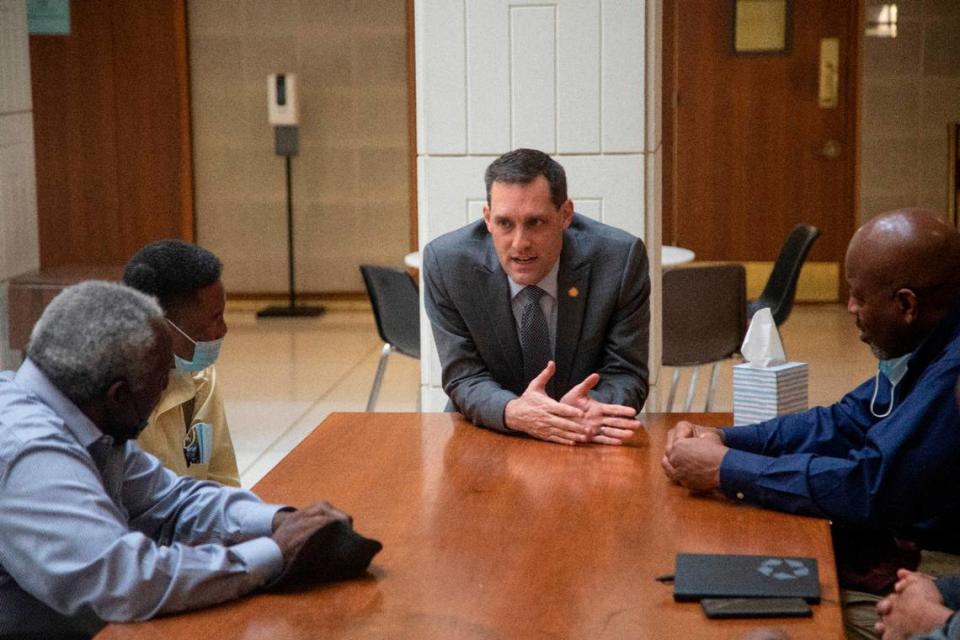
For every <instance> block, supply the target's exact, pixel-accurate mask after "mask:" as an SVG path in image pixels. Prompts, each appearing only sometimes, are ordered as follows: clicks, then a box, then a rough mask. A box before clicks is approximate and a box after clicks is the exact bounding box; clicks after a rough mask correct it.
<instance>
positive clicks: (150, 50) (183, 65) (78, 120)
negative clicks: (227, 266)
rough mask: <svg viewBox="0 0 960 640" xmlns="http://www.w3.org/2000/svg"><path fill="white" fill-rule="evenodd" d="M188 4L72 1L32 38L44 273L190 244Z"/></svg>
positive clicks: (115, 261)
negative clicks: (163, 242)
mask: <svg viewBox="0 0 960 640" xmlns="http://www.w3.org/2000/svg"><path fill="white" fill-rule="evenodd" d="M184 2H185V0H151V1H150V2H131V1H125V0H98V1H96V2H92V1H90V2H73V3H71V5H70V11H71V31H70V34H69V35H67V36H54V35H32V36H30V60H31V82H32V88H33V100H34V134H35V139H36V159H37V202H38V219H39V235H40V266H41V268H47V267H55V266H59V265H70V264H81V265H83V264H86V265H95V264H122V263H124V262H126V260H127V259H128V258H129V257H130V255H131V254H133V252H135V251H136V250H137V249H138V248H140V247H141V246H143V245H144V244H146V243H147V242H150V241H151V240H155V239H158V238H163V237H179V238H183V239H186V240H192V239H193V237H194V232H193V229H194V222H193V195H192V194H193V188H192V167H191V152H190V118H189V76H188V68H187V45H186V17H185V7H184Z"/></svg>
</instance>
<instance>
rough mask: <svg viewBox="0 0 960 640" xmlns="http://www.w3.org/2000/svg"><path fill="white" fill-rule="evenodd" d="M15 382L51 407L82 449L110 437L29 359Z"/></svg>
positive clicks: (24, 362)
mask: <svg viewBox="0 0 960 640" xmlns="http://www.w3.org/2000/svg"><path fill="white" fill-rule="evenodd" d="M14 380H16V382H17V384H18V385H20V386H21V387H23V388H24V389H26V390H28V391H30V392H32V393H33V394H34V395H36V396H37V397H38V398H40V400H41V401H42V402H43V403H44V404H45V405H47V406H48V407H50V409H52V410H53V412H54V413H56V414H57V416H59V418H60V419H61V420H63V423H64V425H66V427H67V429H68V430H69V431H70V433H72V434H73V437H74V438H76V439H77V442H79V443H80V445H81V446H82V447H84V448H87V447H89V446H90V445H91V444H93V443H94V442H96V441H98V440H100V439H102V438H104V437H108V436H105V435H104V433H103V432H102V431H100V429H98V428H97V425H95V424H93V422H92V421H91V420H90V418H88V417H87V416H85V415H84V414H83V412H82V411H80V409H79V408H78V407H77V405H75V404H73V402H71V401H70V399H69V398H67V396H65V395H63V393H61V392H60V390H59V389H57V388H56V387H55V386H54V384H53V383H52V382H50V380H49V379H48V378H47V376H45V375H44V374H43V372H42V371H40V369H39V368H37V365H35V364H34V363H33V361H32V360H30V359H29V358H27V359H26V360H24V361H23V364H21V365H20V368H19V369H18V370H17V375H16V376H15V377H14Z"/></svg>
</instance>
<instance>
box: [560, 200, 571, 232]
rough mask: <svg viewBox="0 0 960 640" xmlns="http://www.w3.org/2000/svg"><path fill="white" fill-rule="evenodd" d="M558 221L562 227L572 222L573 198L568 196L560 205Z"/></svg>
mask: <svg viewBox="0 0 960 640" xmlns="http://www.w3.org/2000/svg"><path fill="white" fill-rule="evenodd" d="M560 221H561V224H562V225H563V228H564V229H566V228H567V227H569V226H570V223H571V222H573V200H571V199H570V198H567V200H566V202H564V203H563V204H562V205H560Z"/></svg>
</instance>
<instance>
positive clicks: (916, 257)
mask: <svg viewBox="0 0 960 640" xmlns="http://www.w3.org/2000/svg"><path fill="white" fill-rule="evenodd" d="M845 275H846V279H847V282H848V284H849V286H850V297H849V300H848V302H847V309H848V311H849V312H850V313H851V315H853V316H854V317H855V319H856V324H857V327H858V329H859V330H860V339H861V340H863V341H864V342H865V343H867V344H868V345H869V346H870V348H871V350H872V351H873V352H874V354H875V355H876V356H877V358H878V359H879V360H880V368H879V369H880V370H879V372H878V374H877V376H876V377H875V378H874V379H871V380H868V381H866V382H865V383H863V384H862V385H860V386H859V387H857V388H856V389H854V390H853V391H851V392H850V393H848V394H847V395H846V396H844V397H843V398H842V399H841V400H840V401H839V402H837V403H836V404H834V405H831V406H829V407H817V408H815V409H811V410H809V411H807V412H804V413H801V414H796V415H790V416H783V417H780V418H776V419H774V420H769V421H767V422H762V423H760V424H754V425H748V426H742V427H731V428H726V429H719V430H715V429H708V428H704V427H702V426H699V425H695V424H691V423H689V422H680V423H678V424H677V425H676V426H675V427H674V428H673V429H672V430H671V432H670V435H669V437H668V443H667V449H666V452H665V454H664V457H663V468H664V471H665V472H666V474H667V476H668V477H669V478H670V479H672V480H674V481H675V482H678V483H680V484H681V485H683V486H685V487H687V488H689V489H691V490H695V491H710V490H713V489H716V488H719V489H720V491H722V492H723V493H724V494H726V495H727V496H729V497H731V498H734V499H737V500H743V501H745V502H750V503H753V504H756V505H760V506H763V507H768V508H772V509H780V510H783V511H789V512H792V513H801V514H809V515H814V516H819V517H824V518H830V519H831V520H833V522H834V524H835V525H840V526H841V527H843V528H844V529H845V530H846V531H847V532H850V531H853V532H855V533H854V534H853V539H854V543H852V544H850V545H849V547H844V548H840V547H838V549H837V556H838V564H839V568H840V573H841V576H842V575H843V574H844V568H845V567H844V563H845V562H848V561H849V560H850V559H849V558H848V557H845V551H847V550H855V551H857V552H860V551H862V550H863V549H864V548H865V546H866V545H865V544H863V543H862V542H861V544H860V545H859V547H858V543H857V542H856V541H857V540H858V539H859V540H861V541H865V540H867V539H868V538H869V539H870V540H875V539H877V537H878V536H887V538H888V539H890V540H893V537H894V536H896V537H897V538H898V539H901V540H902V539H908V540H911V541H914V542H917V543H919V544H920V545H921V546H922V547H924V548H934V549H942V550H946V551H951V552H954V553H956V552H958V551H960V539H958V537H957V533H956V532H957V531H960V528H958V526H957V525H958V524H960V492H958V491H957V487H958V486H960V414H958V410H957V404H956V402H954V399H953V397H954V396H953V389H954V385H955V384H956V381H957V376H958V374H960V309H958V306H957V303H958V299H960V236H958V234H957V231H956V230H955V229H953V228H952V227H950V226H948V225H946V224H944V223H943V222H941V221H940V220H939V218H938V217H937V216H936V215H935V214H933V213H932V212H928V211H921V210H915V209H909V210H900V211H893V212H889V213H886V214H883V215H880V216H878V217H876V218H874V219H872V220H871V221H870V222H868V223H867V224H865V225H864V226H863V227H862V228H861V229H859V230H858V231H857V233H856V234H855V235H854V237H853V239H852V240H851V241H850V245H849V247H848V249H847V256H846V263H845ZM857 560H858V562H859V565H860V568H864V567H865V568H867V569H868V570H869V569H870V567H869V566H867V565H869V564H870V563H869V562H864V558H863V557H861V558H859V559H857ZM886 560H887V561H888V562H889V563H890V568H891V570H890V571H889V572H887V573H886V575H885V576H870V582H871V584H872V585H873V587H872V588H870V590H871V591H875V592H883V591H885V590H888V589H889V588H890V586H892V584H893V581H894V580H895V576H894V575H893V571H892V569H895V568H896V567H897V566H902V562H903V559H902V558H896V557H894V558H886ZM851 586H852V585H851ZM857 586H859V587H860V588H866V587H867V585H864V584H860V585H857Z"/></svg>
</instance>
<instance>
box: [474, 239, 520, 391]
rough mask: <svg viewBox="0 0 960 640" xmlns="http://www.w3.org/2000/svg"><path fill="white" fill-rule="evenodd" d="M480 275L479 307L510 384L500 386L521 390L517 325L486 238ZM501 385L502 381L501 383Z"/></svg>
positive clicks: (506, 286) (507, 288) (502, 276)
mask: <svg viewBox="0 0 960 640" xmlns="http://www.w3.org/2000/svg"><path fill="white" fill-rule="evenodd" d="M477 270H478V271H480V273H481V289H480V291H479V293H480V295H481V299H480V301H479V302H480V304H481V305H483V307H484V308H485V309H486V312H487V317H488V318H489V319H490V326H491V327H492V328H493V331H494V333H495V334H496V336H497V342H498V343H499V345H500V351H501V353H502V354H503V359H504V362H505V363H506V370H507V371H508V372H509V375H510V383H511V384H503V385H502V386H503V387H505V388H511V389H521V388H522V387H523V354H522V353H521V351H520V337H519V336H518V335H517V323H516V320H515V319H514V317H513V308H512V307H511V305H510V285H509V283H508V282H507V276H506V274H504V273H503V270H502V269H501V268H500V261H499V260H498V259H497V253H496V251H494V249H493V242H492V240H490V238H489V236H488V238H487V242H486V251H485V254H484V257H483V265H482V266H478V267H477ZM503 382H506V380H504V381H503Z"/></svg>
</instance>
